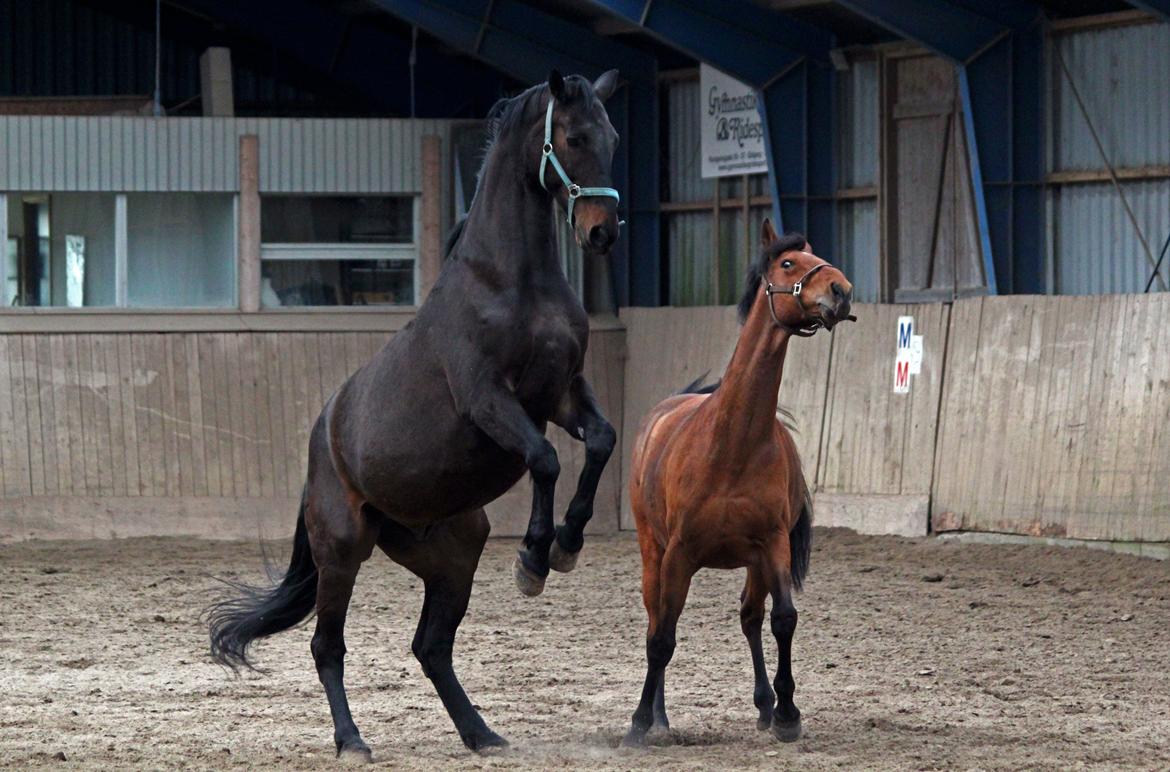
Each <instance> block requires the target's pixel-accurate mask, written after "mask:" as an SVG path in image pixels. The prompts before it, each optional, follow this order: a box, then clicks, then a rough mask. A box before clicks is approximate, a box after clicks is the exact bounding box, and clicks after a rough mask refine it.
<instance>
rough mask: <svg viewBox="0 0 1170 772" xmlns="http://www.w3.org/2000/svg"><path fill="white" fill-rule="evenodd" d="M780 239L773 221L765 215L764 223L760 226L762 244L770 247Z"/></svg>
mask: <svg viewBox="0 0 1170 772" xmlns="http://www.w3.org/2000/svg"><path fill="white" fill-rule="evenodd" d="M779 240H780V237H779V236H777V235H776V229H775V228H773V227H772V221H771V220H770V219H768V218H767V217H765V218H764V224H763V225H761V226H760V246H763V247H770V246H772V245H773V244H775V243H776V242H777V241H779Z"/></svg>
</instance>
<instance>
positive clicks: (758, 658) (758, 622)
mask: <svg viewBox="0 0 1170 772" xmlns="http://www.w3.org/2000/svg"><path fill="white" fill-rule="evenodd" d="M767 595H768V583H767V581H766V580H765V579H764V576H763V574H762V573H761V572H760V570H759V569H758V568H757V567H755V566H752V567H749V568H748V572H747V581H746V582H744V585H743V594H742V595H741V596H740V607H739V624H740V627H741V628H743V634H744V637H746V638H747V642H748V648H749V649H751V652H752V671H753V672H754V673H755V681H756V685H755V689H754V691H753V693H752V699H753V701H754V702H755V704H756V708H758V709H759V711H760V718H759V720H758V721H757V722H756V726H757V727H758V728H759V729H769V728H770V727H771V726H772V714H773V712H774V711H775V707H776V693H775V692H774V691H772V685H771V684H769V683H768V668H767V666H766V665H765V664H764V644H763V640H762V636H761V634H760V630H761V628H762V627H763V625H764V598H766V597H767Z"/></svg>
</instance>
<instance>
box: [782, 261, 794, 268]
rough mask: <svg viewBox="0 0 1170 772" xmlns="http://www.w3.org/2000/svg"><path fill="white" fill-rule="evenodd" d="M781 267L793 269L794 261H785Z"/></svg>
mask: <svg viewBox="0 0 1170 772" xmlns="http://www.w3.org/2000/svg"><path fill="white" fill-rule="evenodd" d="M780 267H781V268H791V267H792V261H791V260H785V261H784V262H783V263H781V264H780Z"/></svg>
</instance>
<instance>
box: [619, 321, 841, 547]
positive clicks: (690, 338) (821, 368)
mask: <svg viewBox="0 0 1170 772" xmlns="http://www.w3.org/2000/svg"><path fill="white" fill-rule="evenodd" d="M621 320H622V322H623V323H624V324H625V325H626V346H627V349H628V352H629V360H628V361H629V365H628V368H627V372H626V379H625V381H626V389H625V425H624V427H623V431H622V440H623V443H624V444H623V452H622V458H623V467H624V466H625V465H626V464H628V463H629V459H630V454H631V452H632V449H633V443H634V440H635V438H636V437H637V434H638V426H639V424H640V423H641V421H642V417H643V416H644V415H646V413H647V412H649V410H650V408H652V407H653V406H654V405H656V404H657V403H658V402H659V401H661V400H663V399H665V398H666V397H668V396H670V395H671V394H674V393H676V392H678V390H679V389H681V388H682V387H683V386H686V385H687V384H688V383H690V382H691V381H693V380H695V379H696V378H699V377H703V376H705V377H706V381H713V380H715V379H717V378H719V377H720V376H722V375H723V370H724V369H725V368H726V367H727V362H728V361H729V360H730V359H731V354H732V352H733V351H734V350H735V342H736V340H737V339H738V338H739V323H738V321H737V319H736V315H735V308H734V307H730V306H707V307H696V308H623V309H622V311H621ZM829 339H830V336H828V335H823V334H822V335H817V336H816V337H813V338H811V339H809V340H794V341H793V342H792V344H791V345H790V346H789V349H788V357H787V361H786V362H785V364H784V381H783V383H782V384H781V386H780V394H779V403H780V404H781V405H783V406H784V407H785V408H786V409H788V410H789V411H790V412H791V413H792V414H793V416H795V418H796V427H797V433H796V434H795V439H796V444H797V447H798V448H799V450H800V456H801V459H802V461H803V464H804V469H805V475H806V477H807V478H808V479H809V480H813V479H815V475H816V467H817V463H818V461H819V451H820V430H821V418H822V412H823V406H824V398H825V386H826V380H827V378H828V370H829ZM621 511H622V528H630V529H632V528H633V527H634V519H633V514H632V513H631V512H630V506H629V494H628V492H627V491H626V490H625V486H624V484H623V490H622V510H621Z"/></svg>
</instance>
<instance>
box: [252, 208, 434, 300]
mask: <svg viewBox="0 0 1170 772" xmlns="http://www.w3.org/2000/svg"><path fill="white" fill-rule="evenodd" d="M260 206H261V211H260V240H261V249H260V256H261V261H262V262H261V279H262V286H261V301H262V303H263V305H264V306H265V307H268V308H271V307H282V306H361V305H405V306H409V305H414V303H415V297H416V294H415V293H416V291H417V290H416V287H417V280H416V279H417V270H416V267H417V264H418V206H417V202H416V199H415V197H414V196H265V197H264V198H263V199H262V200H261V205H260Z"/></svg>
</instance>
